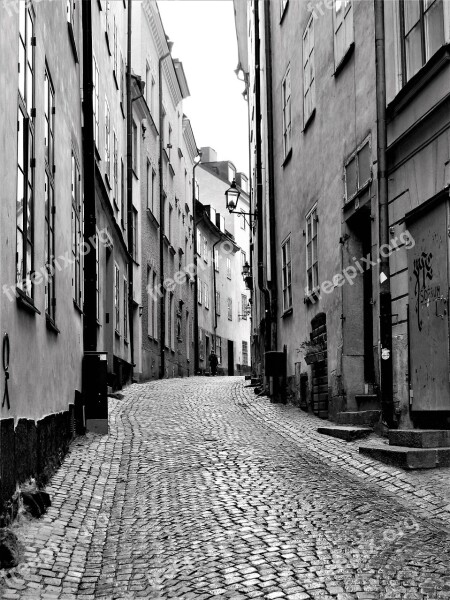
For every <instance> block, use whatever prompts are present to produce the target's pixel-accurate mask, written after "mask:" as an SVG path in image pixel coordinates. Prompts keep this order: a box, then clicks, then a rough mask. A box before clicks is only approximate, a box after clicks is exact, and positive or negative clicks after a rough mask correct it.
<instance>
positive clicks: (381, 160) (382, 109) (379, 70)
mask: <svg viewBox="0 0 450 600" xmlns="http://www.w3.org/2000/svg"><path fill="white" fill-rule="evenodd" d="M374 11H375V53H376V62H375V69H376V71H375V78H376V98H377V177H378V210H379V248H382V247H383V246H384V245H388V244H389V211H388V180H387V159H386V150H387V132H386V72H385V34H384V0H374ZM383 254H386V253H383ZM379 261H380V262H379V264H380V276H381V275H384V281H382V282H380V296H379V302H380V307H379V313H380V352H381V356H380V378H381V382H380V383H381V409H382V416H383V420H384V421H385V423H386V424H387V425H388V427H390V428H395V427H397V421H396V418H395V412H394V402H393V389H392V385H393V377H392V314H391V311H392V307H391V285H390V271H389V257H388V256H383V255H382V254H381V253H380V256H379ZM383 357H385V358H383Z"/></svg>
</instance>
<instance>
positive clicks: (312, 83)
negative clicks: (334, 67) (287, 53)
mask: <svg viewBox="0 0 450 600" xmlns="http://www.w3.org/2000/svg"><path fill="white" fill-rule="evenodd" d="M315 90H316V75H315V69H314V18H313V16H312V15H311V18H310V19H309V21H308V25H307V26H306V29H305V32H304V34H303V126H305V125H306V124H307V122H308V121H309V119H310V118H311V116H312V114H313V112H314V109H315V107H316V91H315Z"/></svg>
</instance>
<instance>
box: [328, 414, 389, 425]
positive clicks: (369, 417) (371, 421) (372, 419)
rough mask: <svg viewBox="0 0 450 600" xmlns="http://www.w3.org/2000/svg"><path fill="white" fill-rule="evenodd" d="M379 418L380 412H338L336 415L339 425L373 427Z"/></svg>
mask: <svg viewBox="0 0 450 600" xmlns="http://www.w3.org/2000/svg"><path fill="white" fill-rule="evenodd" d="M380 417H381V411H380V410H360V411H356V412H347V411H346V412H340V413H337V415H336V422H337V423H338V424H339V425H367V426H369V427H373V426H374V425H375V424H376V423H378V421H379V420H380Z"/></svg>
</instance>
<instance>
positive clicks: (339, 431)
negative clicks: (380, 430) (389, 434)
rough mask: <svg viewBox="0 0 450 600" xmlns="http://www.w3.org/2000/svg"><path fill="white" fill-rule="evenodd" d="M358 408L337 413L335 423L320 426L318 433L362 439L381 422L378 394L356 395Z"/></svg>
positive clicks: (351, 439) (347, 440)
mask: <svg viewBox="0 0 450 600" xmlns="http://www.w3.org/2000/svg"><path fill="white" fill-rule="evenodd" d="M355 404H356V408H357V410H355V411H344V412H339V413H337V415H336V417H335V421H336V424H335V425H327V426H324V427H318V428H317V431H318V433H322V434H323V435H329V436H331V437H335V438H338V439H341V440H345V441H346V442H353V441H355V440H358V439H362V438H365V437H367V436H368V435H370V434H371V433H373V431H374V427H375V425H377V424H378V423H379V422H380V418H381V411H380V409H379V400H378V397H377V395H376V394H361V395H358V396H355Z"/></svg>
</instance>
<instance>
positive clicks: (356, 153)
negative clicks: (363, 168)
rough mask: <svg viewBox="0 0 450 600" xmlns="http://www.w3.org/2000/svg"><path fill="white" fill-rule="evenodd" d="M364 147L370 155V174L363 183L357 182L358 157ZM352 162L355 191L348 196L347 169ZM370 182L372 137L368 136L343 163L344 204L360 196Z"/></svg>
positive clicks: (371, 174) (371, 175) (371, 179)
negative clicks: (367, 148)
mask: <svg viewBox="0 0 450 600" xmlns="http://www.w3.org/2000/svg"><path fill="white" fill-rule="evenodd" d="M366 146H369V155H370V159H371V160H370V174H369V177H368V178H367V179H366V180H365V181H363V182H360V180H359V175H360V170H359V156H360V154H361V153H362V151H363V150H364V148H365V147H366ZM353 160H355V161H356V162H355V165H356V191H355V192H353V194H351V195H349V194H348V185H347V184H348V181H347V179H348V175H347V169H348V167H349V165H350V163H352V162H353ZM372 181H373V161H372V136H371V135H369V136H367V137H366V138H365V139H364V140H363V141H362V142H361V144H359V146H357V148H356V150H355V151H354V152H352V154H351V155H350V156H349V157H348V158H347V160H346V161H345V163H344V203H345V204H346V205H347V204H348V203H349V202H351V200H353V199H354V198H356V197H357V196H358V195H359V194H361V193H362V192H363V191H364V190H365V189H366V188H367V187H368V186H369V185H370V184H371V183H372Z"/></svg>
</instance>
